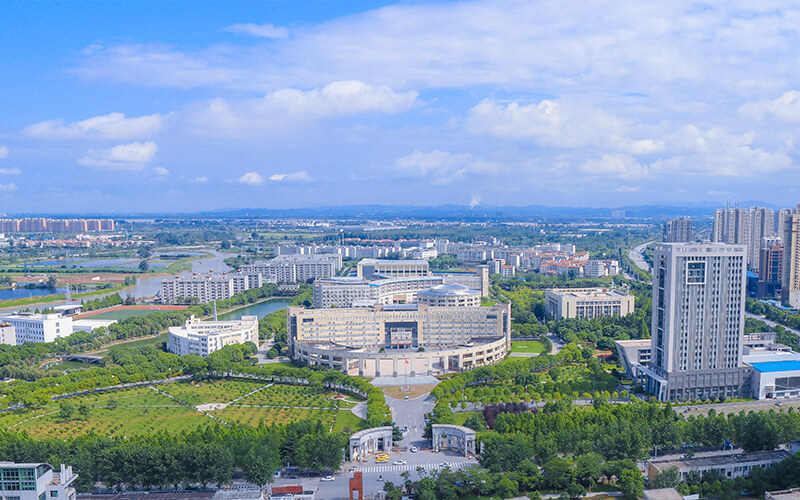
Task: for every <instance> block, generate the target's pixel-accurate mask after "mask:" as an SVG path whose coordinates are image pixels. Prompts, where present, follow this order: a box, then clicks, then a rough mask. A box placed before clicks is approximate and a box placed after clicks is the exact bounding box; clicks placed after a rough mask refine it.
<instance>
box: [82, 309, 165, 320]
mask: <svg viewBox="0 0 800 500" xmlns="http://www.w3.org/2000/svg"><path fill="white" fill-rule="evenodd" d="M154 312H159V311H158V310H157V309H115V310H113V311H107V312H104V313H99V314H92V315H91V316H87V319H116V320H118V321H119V320H121V319H128V318H138V317H139V316H147V315H148V314H153V313H154Z"/></svg>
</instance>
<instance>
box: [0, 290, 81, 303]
mask: <svg viewBox="0 0 800 500" xmlns="http://www.w3.org/2000/svg"><path fill="white" fill-rule="evenodd" d="M66 291H67V289H66V288H58V289H56V290H53V289H52V288H25V287H17V288H9V289H7V290H0V300H9V299H27V298H28V297H39V296H42V295H55V294H57V293H64V292H66Z"/></svg>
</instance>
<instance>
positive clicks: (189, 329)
mask: <svg viewBox="0 0 800 500" xmlns="http://www.w3.org/2000/svg"><path fill="white" fill-rule="evenodd" d="M245 342H253V343H254V344H256V345H258V316H242V319H239V320H232V321H202V320H200V319H197V318H195V317H194V316H192V317H191V318H189V319H187V320H186V324H184V325H183V326H173V327H171V328H170V329H169V341H168V342H167V350H169V352H172V353H175V354H177V355H178V356H185V355H187V354H196V355H198V356H201V357H206V356H208V355H209V354H211V353H212V352H215V351H218V350H220V349H222V348H223V347H225V346H227V345H232V344H244V343H245Z"/></svg>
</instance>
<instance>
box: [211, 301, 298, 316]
mask: <svg viewBox="0 0 800 500" xmlns="http://www.w3.org/2000/svg"><path fill="white" fill-rule="evenodd" d="M288 305H289V301H288V300H285V301H284V300H281V301H274V302H262V303H260V304H253V305H252V306H246V307H242V308H241V309H237V310H235V311H231V312H228V313H225V314H220V315H219V319H241V318H242V316H258V317H259V318H263V317H264V316H266V315H267V314H269V313H271V312H275V311H277V310H279V309H283V308H285V307H286V306H288Z"/></svg>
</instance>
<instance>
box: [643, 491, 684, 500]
mask: <svg viewBox="0 0 800 500" xmlns="http://www.w3.org/2000/svg"><path fill="white" fill-rule="evenodd" d="M644 498H645V500H683V497H682V496H681V494H680V493H678V490H676V489H675V488H658V489H653V490H644Z"/></svg>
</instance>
